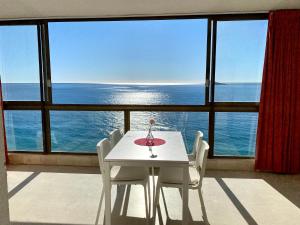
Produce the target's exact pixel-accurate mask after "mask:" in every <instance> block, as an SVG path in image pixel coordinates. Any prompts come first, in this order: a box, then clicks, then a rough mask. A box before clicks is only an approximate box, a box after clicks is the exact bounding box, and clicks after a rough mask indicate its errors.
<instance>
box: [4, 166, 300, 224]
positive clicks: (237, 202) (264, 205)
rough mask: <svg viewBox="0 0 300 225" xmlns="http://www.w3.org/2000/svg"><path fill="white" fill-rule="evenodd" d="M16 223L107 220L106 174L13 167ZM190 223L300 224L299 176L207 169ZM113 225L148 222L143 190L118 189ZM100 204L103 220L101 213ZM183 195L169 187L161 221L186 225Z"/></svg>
mask: <svg viewBox="0 0 300 225" xmlns="http://www.w3.org/2000/svg"><path fill="white" fill-rule="evenodd" d="M8 169H9V172H8V183H9V197H10V217H11V221H12V225H37V224H46V225H50V224H52V225H90V224H97V222H98V224H103V220H104V219H103V211H104V205H103V204H104V201H102V202H101V188H102V181H101V176H100V175H99V174H98V168H93V167H57V166H56V167H51V166H11V167H9V168H8ZM189 193H190V195H189V211H190V224H195V225H196V224H197V225H198V224H199V225H201V224H212V225H213V224H216V225H221V224H228V225H239V224H253V225H255V224H270V225H276V224H282V225H292V224H295V225H296V224H297V225H299V224H300V176H299V175H296V176H286V175H274V174H263V173H249V172H230V171H226V172H225V171H208V172H207V176H206V178H205V179H204V184H203V199H200V198H199V194H198V192H197V191H190V192H189ZM112 195H113V198H112V199H113V201H114V205H113V224H118V225H119V224H120V225H121V224H122V225H127V224H128V225H135V224H136V225H137V224H146V220H145V203H144V196H143V188H142V187H139V186H131V187H127V188H125V187H122V186H120V187H114V188H113V190H112ZM99 203H102V204H100V206H101V207H100V210H99V212H100V213H99V218H98V216H97V214H98V213H97V212H98V206H99ZM180 218H181V195H180V192H179V190H178V189H172V188H168V189H164V191H163V195H161V200H160V207H159V210H158V217H157V221H156V224H168V225H177V224H181V221H180Z"/></svg>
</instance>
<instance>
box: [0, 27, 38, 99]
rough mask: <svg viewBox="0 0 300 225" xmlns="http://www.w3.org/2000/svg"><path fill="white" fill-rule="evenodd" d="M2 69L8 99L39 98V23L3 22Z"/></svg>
mask: <svg viewBox="0 0 300 225" xmlns="http://www.w3.org/2000/svg"><path fill="white" fill-rule="evenodd" d="M0 73H1V81H2V86H3V98H4V100H5V101H38V100H40V98H41V97H40V86H39V82H40V80H39V57H38V40H37V27H36V26H0Z"/></svg>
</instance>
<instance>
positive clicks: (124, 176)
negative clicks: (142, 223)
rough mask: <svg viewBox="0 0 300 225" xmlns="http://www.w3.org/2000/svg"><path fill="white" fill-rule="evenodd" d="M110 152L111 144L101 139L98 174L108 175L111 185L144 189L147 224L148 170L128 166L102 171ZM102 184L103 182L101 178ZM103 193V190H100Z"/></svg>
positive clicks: (148, 208)
mask: <svg viewBox="0 0 300 225" xmlns="http://www.w3.org/2000/svg"><path fill="white" fill-rule="evenodd" d="M110 150H111V143H110V141H109V140H108V139H107V138H104V139H102V140H101V141H100V142H99V143H98V144H97V153H98V159H99V164H100V172H101V174H102V177H103V175H104V174H105V173H110V177H111V178H110V179H111V185H113V184H117V185H131V184H140V185H143V187H144V193H145V204H146V219H147V221H148V222H149V214H150V213H149V210H150V208H151V203H150V202H151V200H150V184H149V182H148V180H149V170H148V168H144V167H141V168H140V167H129V166H122V167H120V166H113V167H111V169H110V171H105V169H104V158H105V157H106V156H107V154H108V153H109V152H110ZM102 181H103V183H104V182H105V180H104V179H103V178H102ZM147 188H148V198H149V206H148V200H147V199H148V198H147ZM102 192H103V189H102Z"/></svg>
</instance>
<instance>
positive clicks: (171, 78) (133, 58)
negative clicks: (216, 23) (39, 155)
mask: <svg viewBox="0 0 300 225" xmlns="http://www.w3.org/2000/svg"><path fill="white" fill-rule="evenodd" d="M206 33H207V20H204V19H189V20H154V21H151V20H147V21H107V22H103V21H102V22H68V23H49V35H50V50H51V72H52V83H53V101H54V102H55V103H77V104H204V99H205V97H204V92H205V91H204V85H203V83H204V80H205V67H206V35H207V34H206Z"/></svg>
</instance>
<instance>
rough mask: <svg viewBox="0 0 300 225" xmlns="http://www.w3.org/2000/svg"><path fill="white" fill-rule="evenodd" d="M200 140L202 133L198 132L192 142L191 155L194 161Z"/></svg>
mask: <svg viewBox="0 0 300 225" xmlns="http://www.w3.org/2000/svg"><path fill="white" fill-rule="evenodd" d="M202 138H203V133H202V132H201V131H199V130H198V131H197V132H196V134H195V140H194V145H193V151H192V155H193V158H194V159H196V156H197V149H199V148H198V145H199V144H200V145H201V141H202Z"/></svg>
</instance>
